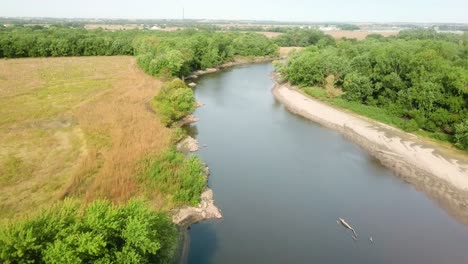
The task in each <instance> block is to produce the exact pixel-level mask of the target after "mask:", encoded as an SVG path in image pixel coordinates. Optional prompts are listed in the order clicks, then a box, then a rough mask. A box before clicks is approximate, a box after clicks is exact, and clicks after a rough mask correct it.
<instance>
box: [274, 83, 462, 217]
mask: <svg viewBox="0 0 468 264" xmlns="http://www.w3.org/2000/svg"><path fill="white" fill-rule="evenodd" d="M273 79H274V82H275V86H274V87H273V89H272V93H273V95H274V96H275V98H276V99H277V100H278V101H279V102H281V103H282V104H283V105H284V106H285V107H286V108H287V109H288V110H289V111H291V112H292V113H294V114H297V115H300V116H302V117H305V118H307V119H309V120H311V121H314V122H317V123H319V124H321V125H322V126H324V127H328V128H331V129H334V130H336V131H338V132H339V133H341V134H342V135H343V136H344V137H346V138H347V139H349V140H351V141H352V142H354V143H356V144H357V145H359V146H360V147H361V148H363V149H364V150H366V151H367V152H368V153H369V154H370V155H371V156H372V157H374V158H376V159H377V160H379V161H380V163H381V164H382V165H384V166H385V167H387V168H389V169H391V170H392V171H393V172H394V173H396V174H397V175H398V176H400V177H401V178H402V179H403V180H404V181H405V182H407V183H410V184H411V185H412V186H414V188H416V189H417V190H418V191H422V192H424V193H425V194H427V195H428V196H429V197H430V198H431V199H432V200H433V201H435V202H436V203H437V204H438V205H439V206H440V207H442V208H443V209H444V210H445V211H446V212H447V213H448V214H450V215H451V216H452V217H454V218H455V219H456V220H457V221H458V222H460V223H463V224H465V225H468V157H462V156H460V155H450V154H448V153H449V151H445V150H441V149H440V148H441V147H440V146H436V145H435V144H430V143H427V142H425V141H424V140H421V139H419V138H418V137H417V136H415V135H412V134H409V133H406V132H403V131H401V130H398V129H396V128H393V127H390V126H388V125H385V124H382V123H379V122H376V121H373V120H370V119H367V118H364V117H360V116H357V115H355V114H353V113H349V112H347V111H345V110H341V109H337V108H334V107H332V106H330V105H327V104H325V103H323V102H320V101H318V100H315V99H313V98H310V97H309V96H306V95H304V94H303V93H302V92H301V91H300V90H299V89H297V88H296V87H294V86H291V85H289V84H287V83H280V82H279V76H278V75H276V74H275V75H273Z"/></svg>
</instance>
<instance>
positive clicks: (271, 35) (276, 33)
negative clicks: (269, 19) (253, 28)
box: [255, 31, 283, 39]
mask: <svg viewBox="0 0 468 264" xmlns="http://www.w3.org/2000/svg"><path fill="white" fill-rule="evenodd" d="M255 33H257V34H260V35H264V36H265V37H267V38H269V39H271V38H276V37H278V36H281V35H283V33H281V32H265V31H259V32H255Z"/></svg>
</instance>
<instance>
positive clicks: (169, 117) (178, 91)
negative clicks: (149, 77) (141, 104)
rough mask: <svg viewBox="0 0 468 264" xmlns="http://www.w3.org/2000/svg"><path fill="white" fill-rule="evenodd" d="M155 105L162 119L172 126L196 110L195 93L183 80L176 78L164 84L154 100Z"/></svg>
mask: <svg viewBox="0 0 468 264" xmlns="http://www.w3.org/2000/svg"><path fill="white" fill-rule="evenodd" d="M153 107H154V109H155V111H156V112H157V113H158V114H159V116H160V118H161V121H162V122H163V123H164V124H165V125H167V126H170V125H171V124H172V123H174V122H175V121H177V120H179V119H181V118H182V117H184V116H186V115H188V114H190V113H192V112H193V111H194V110H195V95H194V93H193V91H192V89H190V88H189V87H187V85H185V83H184V82H183V81H181V80H179V79H174V80H173V81H171V82H167V83H165V84H164V85H163V87H162V89H161V91H160V93H159V94H158V95H157V96H156V97H155V98H154V100H153Z"/></svg>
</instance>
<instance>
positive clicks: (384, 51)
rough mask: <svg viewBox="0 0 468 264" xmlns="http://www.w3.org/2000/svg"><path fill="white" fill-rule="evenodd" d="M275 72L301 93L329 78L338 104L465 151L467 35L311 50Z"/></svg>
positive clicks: (427, 33) (373, 40) (416, 35)
mask: <svg viewBox="0 0 468 264" xmlns="http://www.w3.org/2000/svg"><path fill="white" fill-rule="evenodd" d="M279 70H280V72H281V73H282V76H284V77H285V78H286V79H287V80H289V81H290V82H292V83H293V84H296V85H299V86H302V87H313V86H324V85H325V84H326V82H327V81H326V78H327V77H329V76H333V78H332V79H333V80H334V83H332V85H335V86H336V87H340V88H342V90H343V92H344V94H343V95H341V98H343V99H345V100H347V101H350V102H358V103H361V104H363V105H367V106H375V107H378V109H385V110H386V112H387V114H389V115H391V116H394V117H399V118H400V119H399V120H400V121H399V124H397V125H399V126H400V127H401V128H403V129H405V130H407V131H416V130H419V129H422V130H424V131H427V132H430V133H433V135H436V137H439V138H441V139H449V140H452V141H453V142H454V143H455V144H456V145H457V146H458V147H460V148H465V149H468V34H465V35H456V34H438V33H436V32H435V31H433V30H412V31H404V32H401V34H400V35H399V36H396V37H390V38H382V37H378V36H371V37H368V38H367V39H366V40H365V41H361V42H357V41H347V40H341V41H338V42H337V43H336V44H331V45H328V46H327V45H314V46H310V47H308V48H306V50H305V51H303V52H299V53H297V54H295V55H294V56H293V57H292V58H291V59H290V60H289V61H288V62H287V64H285V65H283V66H280V67H279ZM437 135H438V136H437ZM444 135H445V136H444Z"/></svg>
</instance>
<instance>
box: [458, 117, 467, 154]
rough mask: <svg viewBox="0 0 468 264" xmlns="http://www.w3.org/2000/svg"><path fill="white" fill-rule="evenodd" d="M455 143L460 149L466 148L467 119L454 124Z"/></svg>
mask: <svg viewBox="0 0 468 264" xmlns="http://www.w3.org/2000/svg"><path fill="white" fill-rule="evenodd" d="M455 144H456V146H457V147H459V148H461V149H465V150H468V120H465V121H463V122H462V123H460V124H457V125H455Z"/></svg>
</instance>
